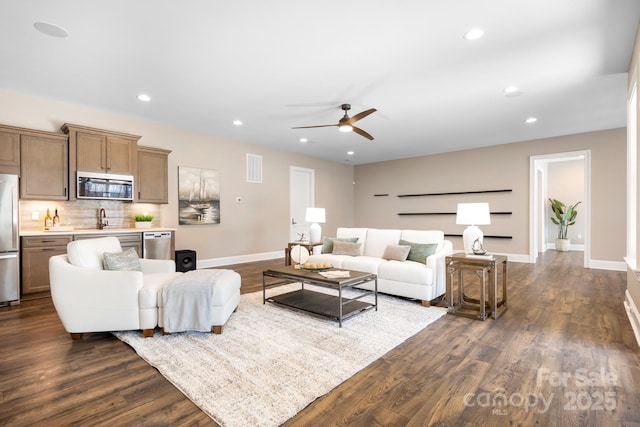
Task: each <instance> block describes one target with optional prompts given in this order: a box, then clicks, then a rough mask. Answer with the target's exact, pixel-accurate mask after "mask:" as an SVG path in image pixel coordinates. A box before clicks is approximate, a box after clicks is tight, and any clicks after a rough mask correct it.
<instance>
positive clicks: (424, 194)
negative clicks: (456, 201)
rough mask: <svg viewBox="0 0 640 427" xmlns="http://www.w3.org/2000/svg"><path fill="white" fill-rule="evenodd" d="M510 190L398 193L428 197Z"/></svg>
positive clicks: (506, 191) (505, 191) (407, 195)
mask: <svg viewBox="0 0 640 427" xmlns="http://www.w3.org/2000/svg"><path fill="white" fill-rule="evenodd" d="M511 191H512V190H511V189H508V190H478V191H454V192H449V193H422V194H398V197H426V196H450V195H455V194H483V193H509V192H511Z"/></svg>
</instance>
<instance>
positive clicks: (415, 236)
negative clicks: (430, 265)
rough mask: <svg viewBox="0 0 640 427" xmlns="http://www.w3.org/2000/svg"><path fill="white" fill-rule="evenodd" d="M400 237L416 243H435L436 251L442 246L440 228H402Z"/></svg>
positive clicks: (442, 233)
mask: <svg viewBox="0 0 640 427" xmlns="http://www.w3.org/2000/svg"><path fill="white" fill-rule="evenodd" d="M400 239H402V240H408V241H410V242H416V243H437V244H438V247H437V248H436V252H438V251H439V250H441V249H442V248H443V247H444V231H442V230H402V234H401V235H400Z"/></svg>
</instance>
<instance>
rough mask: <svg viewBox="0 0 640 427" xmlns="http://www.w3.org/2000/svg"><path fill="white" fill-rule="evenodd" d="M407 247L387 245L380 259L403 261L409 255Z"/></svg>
mask: <svg viewBox="0 0 640 427" xmlns="http://www.w3.org/2000/svg"><path fill="white" fill-rule="evenodd" d="M410 250H411V246H409V245H387V247H386V248H385V250H384V254H382V258H384V259H388V260H395V261H405V260H406V259H407V256H408V255H409V251H410Z"/></svg>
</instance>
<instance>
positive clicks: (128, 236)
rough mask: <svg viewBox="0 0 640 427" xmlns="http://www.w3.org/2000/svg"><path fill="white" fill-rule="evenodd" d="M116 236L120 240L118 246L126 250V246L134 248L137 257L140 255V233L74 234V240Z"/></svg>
mask: <svg viewBox="0 0 640 427" xmlns="http://www.w3.org/2000/svg"><path fill="white" fill-rule="evenodd" d="M107 236H109V237H111V236H113V237H117V238H118V240H120V247H122V250H123V251H124V250H127V249H128V248H134V249H135V250H136V252H137V253H138V256H139V257H142V233H140V232H135V233H109V234H105V233H102V234H98V233H96V234H76V235H75V237H74V240H81V239H96V238H99V237H107Z"/></svg>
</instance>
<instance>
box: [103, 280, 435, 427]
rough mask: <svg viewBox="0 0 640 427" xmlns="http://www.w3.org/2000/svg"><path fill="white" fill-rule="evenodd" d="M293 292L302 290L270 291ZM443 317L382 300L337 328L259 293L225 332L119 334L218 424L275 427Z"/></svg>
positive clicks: (246, 298) (244, 299)
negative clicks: (263, 301)
mask: <svg viewBox="0 0 640 427" xmlns="http://www.w3.org/2000/svg"><path fill="white" fill-rule="evenodd" d="M309 288H313V289H314V290H318V291H320V292H326V290H325V289H323V288H315V287H310V286H307V289H309ZM295 289H299V285H296V284H294V285H286V286H282V287H278V288H275V289H271V290H269V291H268V292H269V295H274V294H279V293H283V292H285V291H290V290H295ZM352 292H353V291H352ZM346 296H348V295H346ZM367 298H373V297H372V296H371V297H367ZM365 301H366V299H365ZM445 312H446V310H445V309H443V308H436V307H428V308H427V307H423V306H422V305H421V304H420V303H418V302H416V301H407V300H404V299H401V298H395V297H391V296H385V295H378V311H374V310H369V311H367V312H364V313H362V314H360V315H357V316H354V317H352V318H349V319H347V320H344V321H343V323H342V328H339V327H338V323H337V322H335V321H332V320H328V319H323V318H319V317H316V316H312V315H309V314H306V313H301V312H298V311H295V310H291V309H287V308H285V307H281V306H277V305H274V304H271V303H267V304H266V305H263V304H262V292H255V293H251V294H245V295H242V296H241V298H240V305H239V307H238V310H237V312H235V313H234V314H232V315H231V318H230V319H229V320H228V322H227V324H226V325H225V326H224V330H223V333H222V334H221V335H214V334H211V333H202V332H184V333H176V334H172V335H168V336H162V335H160V334H159V333H158V332H156V334H155V336H154V337H153V338H143V337H142V334H140V332H139V331H129V332H115V333H114V335H115V336H116V337H118V338H119V339H120V340H122V341H124V342H125V343H127V344H129V345H130V346H131V347H133V348H134V349H135V351H136V352H137V353H138V355H140V357H142V358H143V359H144V360H146V361H147V362H148V363H149V364H150V365H151V366H154V367H155V368H156V369H158V371H160V373H161V374H162V375H164V376H165V377H166V378H167V379H168V380H169V381H170V382H171V383H173V384H174V385H175V386H176V387H177V388H178V389H179V390H180V391H181V392H182V393H184V395H185V396H187V397H188V398H189V399H190V400H191V401H193V402H194V403H195V404H196V405H198V406H199V407H200V408H201V409H202V410H203V411H204V412H205V413H206V414H208V415H209V416H210V417H211V418H212V419H213V420H214V421H216V422H217V423H218V424H220V425H222V426H225V427H235V426H242V427H244V426H248V425H251V426H263V427H270V426H278V425H280V424H282V423H283V422H285V421H286V420H288V419H289V418H291V417H293V416H295V415H296V414H297V413H298V412H299V411H300V410H302V409H304V408H305V407H306V406H307V405H308V404H309V403H311V402H313V401H314V400H315V399H316V398H318V397H320V396H322V395H324V394H326V393H328V392H329V391H331V390H332V389H333V388H335V387H336V386H338V385H339V384H340V383H342V382H343V381H345V380H347V379H348V378H349V377H351V376H352V375H354V374H355V373H356V372H358V371H360V370H361V369H363V368H365V367H366V366H367V365H369V364H370V363H371V362H373V361H375V360H376V359H378V358H380V357H381V356H382V355H384V354H385V353H387V352H388V351H389V350H391V349H393V348H394V347H396V346H398V345H399V344H401V343H402V342H404V341H405V340H407V339H408V338H410V337H411V336H413V335H414V334H416V333H417V332H419V331H420V330H422V329H423V328H425V327H426V326H427V325H429V324H430V323H432V322H434V321H435V320H437V319H439V318H440V317H441V316H442V315H444V314H445Z"/></svg>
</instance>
